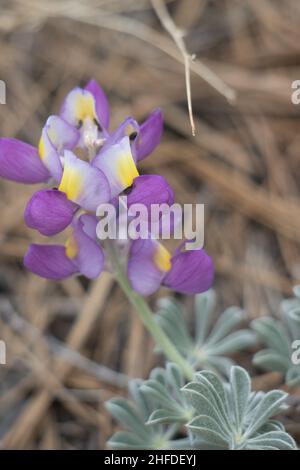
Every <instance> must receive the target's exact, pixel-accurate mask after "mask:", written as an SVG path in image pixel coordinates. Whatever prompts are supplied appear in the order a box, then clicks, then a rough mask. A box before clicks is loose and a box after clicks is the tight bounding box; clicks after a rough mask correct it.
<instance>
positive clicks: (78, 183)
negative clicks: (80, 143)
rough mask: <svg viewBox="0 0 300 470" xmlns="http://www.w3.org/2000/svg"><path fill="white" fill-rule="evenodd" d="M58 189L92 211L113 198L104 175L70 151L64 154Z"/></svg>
mask: <svg viewBox="0 0 300 470" xmlns="http://www.w3.org/2000/svg"><path fill="white" fill-rule="evenodd" d="M58 189H59V190H60V191H62V192H64V193H65V194H66V195H67V198H68V199H70V200H71V201H73V202H75V203H76V204H78V205H79V206H81V207H82V208H83V209H86V210H91V211H95V210H96V209H97V207H98V206H99V204H102V203H104V202H108V201H109V200H110V198H111V192H110V185H109V183H108V179H107V178H106V176H105V175H104V173H103V172H102V171H101V170H99V169H98V168H95V167H93V166H92V165H91V164H90V163H88V162H85V161H83V160H80V159H79V158H77V157H76V155H75V154H73V153H72V152H71V151H70V150H66V151H65V153H64V171H63V176H62V179H61V182H60V185H59V188H58Z"/></svg>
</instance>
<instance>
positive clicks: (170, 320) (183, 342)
mask: <svg viewBox="0 0 300 470" xmlns="http://www.w3.org/2000/svg"><path fill="white" fill-rule="evenodd" d="M167 306H168V308H163V309H162V310H160V311H159V312H158V314H157V315H156V320H157V322H158V323H159V325H160V326H161V328H162V329H163V330H164V331H165V332H166V333H167V335H168V336H169V337H170V339H171V340H172V342H173V343H174V344H176V348H177V349H178V350H179V352H180V353H181V354H183V355H186V352H187V351H190V349H191V348H192V346H193V342H192V339H191V337H190V335H189V333H188V330H187V326H186V323H185V321H184V314H183V312H182V310H181V309H180V308H179V306H178V304H177V303H174V302H171V303H170V304H167Z"/></svg>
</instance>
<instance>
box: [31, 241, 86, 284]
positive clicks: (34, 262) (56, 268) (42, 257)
mask: <svg viewBox="0 0 300 470" xmlns="http://www.w3.org/2000/svg"><path fill="white" fill-rule="evenodd" d="M24 265H25V267H26V268H27V269H28V270H29V271H31V272H32V273H34V274H37V275H38V276H41V277H44V278H46V279H52V280H60V279H65V278H67V277H69V276H72V275H73V274H75V273H76V272H77V268H76V266H75V265H74V263H73V262H72V261H71V260H70V259H69V258H68V257H67V256H66V250H65V247H64V246H60V245H35V244H34V245H30V247H29V249H28V251H27V253H26V255H25V257H24Z"/></svg>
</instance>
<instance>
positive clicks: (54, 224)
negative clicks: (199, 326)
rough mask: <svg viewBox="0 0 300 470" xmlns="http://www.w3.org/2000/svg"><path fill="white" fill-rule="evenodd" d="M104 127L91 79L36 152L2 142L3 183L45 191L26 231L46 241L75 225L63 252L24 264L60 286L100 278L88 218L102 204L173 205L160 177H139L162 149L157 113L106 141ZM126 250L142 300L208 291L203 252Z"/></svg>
mask: <svg viewBox="0 0 300 470" xmlns="http://www.w3.org/2000/svg"><path fill="white" fill-rule="evenodd" d="M109 120H110V116H109V105H108V100H107V98H106V95H105V94H104V92H103V90H102V88H101V87H100V86H99V85H98V84H97V82H96V81H95V80H91V81H90V82H89V83H88V84H87V85H86V87H84V88H75V89H73V90H71V91H70V92H69V93H68V95H67V96H66V98H65V100H64V102H63V105H62V108H61V111H60V116H50V117H49V118H48V120H47V122H46V124H45V126H44V128H43V130H42V135H41V138H40V141H39V145H38V148H35V147H33V146H31V145H28V144H26V143H24V142H21V141H18V140H16V139H0V176H2V177H4V178H7V179H10V180H13V181H17V182H21V183H26V184H35V183H47V184H48V185H50V187H49V186H48V188H46V189H42V190H39V191H37V192H36V193H35V194H34V195H33V196H32V197H31V199H30V201H29V202H28V204H27V206H26V209H25V214H24V217H25V222H26V224H27V225H28V226H29V227H31V228H34V229H37V230H38V231H39V232H40V233H41V234H43V235H46V236H52V235H55V234H57V233H59V232H61V231H63V230H64V229H65V228H67V227H68V226H69V225H71V226H72V235H71V237H70V238H68V240H67V242H66V244H65V245H37V244H33V245H31V246H30V248H29V250H28V252H27V253H26V255H25V258H24V264H25V266H26V267H27V269H29V270H30V271H32V272H33V273H35V274H37V275H39V276H41V277H45V278H47V279H54V280H58V279H65V278H66V277H69V276H72V275H77V274H83V275H84V276H86V277H88V278H90V279H94V278H96V277H98V276H99V275H100V274H101V272H102V270H103V267H104V253H103V250H102V248H101V247H100V244H99V240H97V236H96V226H97V218H96V217H95V215H93V213H95V211H96V209H97V207H98V206H99V205H100V204H102V203H105V202H116V201H117V198H118V196H119V195H122V194H124V193H125V194H126V195H127V204H128V208H130V207H131V206H133V205H134V204H137V203H141V204H143V205H144V206H145V207H146V208H148V209H150V208H151V206H152V205H153V204H165V205H167V206H170V205H172V204H173V202H174V194H173V191H172V189H171V188H170V186H169V185H168V183H167V182H166V180H165V179H164V178H163V177H161V176H159V175H142V176H140V175H139V172H138V169H137V163H138V161H140V160H143V159H144V158H146V157H147V156H148V155H149V154H150V153H151V152H152V151H153V150H154V149H155V148H156V146H157V145H158V144H159V142H160V139H161V135H162V128H163V118H162V113H161V111H160V110H159V109H157V110H155V111H154V112H153V113H152V114H151V115H150V116H149V117H148V119H147V120H146V121H145V122H144V123H143V124H141V125H139V124H138V123H137V122H136V121H135V120H134V119H133V118H131V117H129V118H127V119H126V120H125V121H124V122H123V123H122V124H121V125H120V126H119V127H118V128H117V129H116V130H115V131H114V132H113V133H111V134H110V133H109ZM77 149H81V152H82V150H83V151H84V155H85V157H83V159H82V158H79V157H78V156H77V155H76V153H75V152H76V151H77ZM51 186H52V187H51ZM53 186H54V188H53ZM82 211H84V212H85V213H84V214H82ZM87 211H88V212H91V213H92V214H87V213H86V212H87ZM80 214H82V215H80ZM149 217H150V215H147V218H149ZM148 222H149V220H148ZM127 245H128V247H127V249H126V250H125V251H124V253H126V254H127V255H128V277H129V280H130V282H131V284H132V286H133V288H134V289H135V290H136V291H137V292H139V293H141V294H143V295H148V294H151V293H153V292H154V291H155V290H157V289H158V287H159V286H160V285H165V286H168V287H170V288H172V289H174V290H176V291H178V292H182V293H196V292H202V291H204V290H207V289H208V288H209V287H210V286H211V283H212V279H213V272H214V269H213V265H212V261H211V258H210V257H209V256H208V255H207V254H206V253H205V251H204V250H196V251H186V252H182V251H181V248H179V249H177V250H176V252H175V253H174V255H173V256H171V255H170V253H169V252H168V251H167V250H166V249H165V248H164V247H163V246H162V245H161V244H160V243H158V242H157V241H156V240H153V239H151V235H150V239H146V240H143V239H142V240H141V239H139V240H136V241H131V242H127ZM115 248H116V249H118V244H116V246H115Z"/></svg>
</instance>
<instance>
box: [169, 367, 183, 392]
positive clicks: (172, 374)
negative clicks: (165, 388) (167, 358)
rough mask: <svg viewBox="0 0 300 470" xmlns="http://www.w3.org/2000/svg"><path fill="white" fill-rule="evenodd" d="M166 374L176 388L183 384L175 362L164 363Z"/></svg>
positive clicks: (179, 370)
mask: <svg viewBox="0 0 300 470" xmlns="http://www.w3.org/2000/svg"><path fill="white" fill-rule="evenodd" d="M166 376H167V379H168V382H169V383H170V385H172V386H173V387H174V388H177V389H178V390H179V389H181V387H183V386H184V377H183V375H182V372H181V369H180V368H179V366H178V365H177V364H174V363H172V362H168V363H167V365H166Z"/></svg>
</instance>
